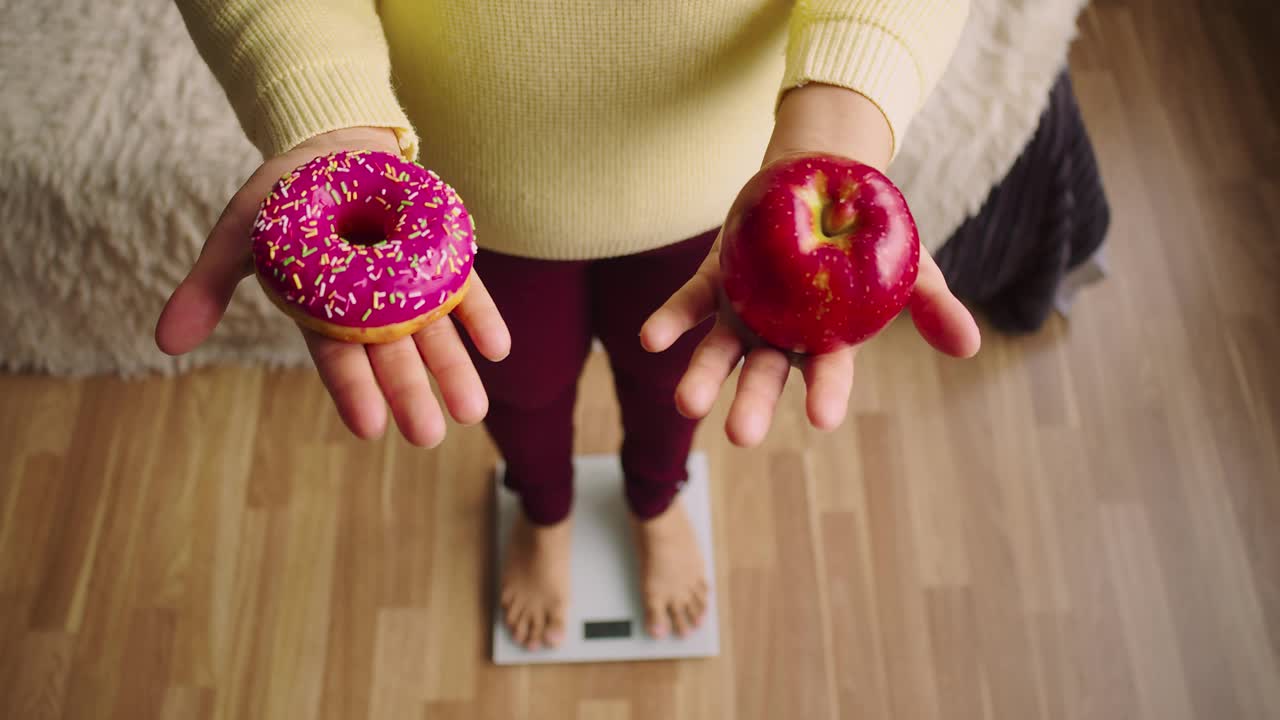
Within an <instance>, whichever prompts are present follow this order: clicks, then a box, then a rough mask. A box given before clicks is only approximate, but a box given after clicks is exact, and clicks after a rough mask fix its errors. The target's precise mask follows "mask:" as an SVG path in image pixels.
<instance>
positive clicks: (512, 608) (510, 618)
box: [503, 600, 523, 636]
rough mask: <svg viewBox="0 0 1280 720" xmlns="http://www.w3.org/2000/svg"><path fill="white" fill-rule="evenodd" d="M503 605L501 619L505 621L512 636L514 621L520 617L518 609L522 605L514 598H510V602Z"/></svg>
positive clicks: (514, 629)
mask: <svg viewBox="0 0 1280 720" xmlns="http://www.w3.org/2000/svg"><path fill="white" fill-rule="evenodd" d="M503 607H504V608H505V612H504V613H503V619H504V620H505V621H506V623H507V629H508V630H510V631H511V634H512V636H514V635H515V634H516V623H517V621H518V620H519V619H520V611H521V610H522V609H523V607H522V606H521V604H520V603H519V602H516V601H515V600H512V601H511V602H510V603H508V604H506V605H504V606H503Z"/></svg>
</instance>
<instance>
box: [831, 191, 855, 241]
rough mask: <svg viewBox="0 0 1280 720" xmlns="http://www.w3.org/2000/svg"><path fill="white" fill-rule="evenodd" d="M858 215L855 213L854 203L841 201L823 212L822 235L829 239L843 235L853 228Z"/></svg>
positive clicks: (832, 204) (837, 201)
mask: <svg viewBox="0 0 1280 720" xmlns="http://www.w3.org/2000/svg"><path fill="white" fill-rule="evenodd" d="M855 220H857V214H856V213H855V212H854V211H853V203H852V202H849V201H848V200H844V199H840V200H836V201H835V202H833V203H831V204H830V205H828V206H826V207H825V208H823V210H822V233H823V234H824V235H826V236H827V237H835V236H836V235H843V234H844V233H846V232H848V231H849V229H850V228H852V227H853V223H854V221H855Z"/></svg>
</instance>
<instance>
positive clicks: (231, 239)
mask: <svg viewBox="0 0 1280 720" xmlns="http://www.w3.org/2000/svg"><path fill="white" fill-rule="evenodd" d="M268 187H269V186H268ZM257 189H258V188H257V187H256V186H255V187H253V188H250V187H249V185H248V184H246V186H245V188H244V189H242V190H241V191H240V192H239V193H237V194H236V196H235V197H234V198H232V199H231V202H230V203H228V204H227V207H226V209H225V210H223V211H222V216H221V217H220V218H218V222H217V223H215V224H214V226H213V230H212V231H210V233H209V237H208V239H206V240H205V243H204V248H203V249H202V250H201V251H200V256H199V257H198V258H196V262H195V264H194V265H193V266H192V267H191V272H189V273H187V277H186V278H185V279H183V281H182V282H181V283H180V284H179V285H178V287H177V288H176V289H174V291H173V294H172V295H170V296H169V300H168V302H166V303H165V306H164V310H162V311H161V312H160V319H159V321H157V323H156V345H158V346H159V347H160V349H161V350H163V351H164V352H166V353H168V354H170V355H181V354H182V353H186V352H190V351H191V350H193V349H195V347H196V346H197V345H199V344H200V343H202V342H204V340H205V338H207V337H209V334H210V333H212V332H213V329H214V328H215V327H217V325H218V321H219V320H221V319H222V315H223V313H225V312H226V310H227V305H228V304H229V303H230V302H231V296H232V295H233V294H234V293H235V289H236V286H237V285H239V284H240V281H241V280H243V279H244V278H245V277H246V276H247V275H249V273H250V272H252V260H251V257H250V254H249V252H250V250H249V232H250V230H251V229H252V227H253V220H254V218H255V217H257V213H258V206H257V203H256V202H254V201H253V200H252V199H251V197H261V196H262V195H265V194H266V189H263V190H262V192H261V193H260V194H258V195H256V196H255V195H253V193H255V192H257Z"/></svg>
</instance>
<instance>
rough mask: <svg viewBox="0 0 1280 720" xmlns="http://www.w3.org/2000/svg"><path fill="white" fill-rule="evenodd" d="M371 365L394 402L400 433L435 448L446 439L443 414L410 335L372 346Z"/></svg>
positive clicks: (393, 407) (415, 442)
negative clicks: (432, 392)
mask: <svg viewBox="0 0 1280 720" xmlns="http://www.w3.org/2000/svg"><path fill="white" fill-rule="evenodd" d="M368 353H369V364H370V365H372V366H373V374H374V376H375V377H377V379H378V386H379V387H381V388H382V395H383V397H385V398H386V399H387V403H388V404H389V405H391V414H392V415H393V416H394V417H395V419H396V425H397V426H398V427H399V428H400V434H402V435H404V438H405V439H406V440H408V441H409V442H411V443H413V444H414V445H418V446H421V447H435V446H436V445H439V444H440V441H441V440H444V432H445V425H444V416H443V415H441V414H440V405H439V403H437V402H436V398H435V396H434V395H432V394H431V382H430V380H428V379H427V368H426V366H424V365H423V364H422V356H420V355H418V348H417V346H415V345H414V343H413V341H412V340H410V339H409V338H400V339H399V340H396V341H394V342H389V343H385V344H382V345H369V346H368Z"/></svg>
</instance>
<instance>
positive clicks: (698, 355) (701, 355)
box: [676, 322, 742, 418]
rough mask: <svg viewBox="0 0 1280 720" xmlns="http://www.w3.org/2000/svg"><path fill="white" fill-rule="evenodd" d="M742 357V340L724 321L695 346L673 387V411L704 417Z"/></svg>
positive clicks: (686, 415) (689, 416)
mask: <svg viewBox="0 0 1280 720" xmlns="http://www.w3.org/2000/svg"><path fill="white" fill-rule="evenodd" d="M741 357H742V340H741V339H740V338H739V337H738V336H737V334H736V333H734V332H733V330H732V329H730V328H729V326H728V325H725V324H724V323H723V322H717V323H716V324H715V327H713V328H711V332H710V333H708V334H707V336H706V337H705V338H703V339H702V342H701V343H698V347H697V349H695V350H694V351H693V358H692V359H690V361H689V369H688V370H686V371H685V373H684V377H682V378H681V379H680V384H679V385H677V386H676V408H677V409H678V410H679V411H680V414H681V415H684V416H685V417H688V418H701V417H705V416H706V414H707V413H709V412H711V406H712V405H714V404H715V402H716V395H718V394H719V393H720V386H721V385H724V381H725V379H726V378H728V377H729V373H731V372H733V368H734V367H736V366H737V364H738V359H739V358H741Z"/></svg>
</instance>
